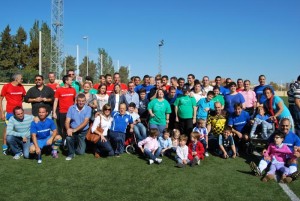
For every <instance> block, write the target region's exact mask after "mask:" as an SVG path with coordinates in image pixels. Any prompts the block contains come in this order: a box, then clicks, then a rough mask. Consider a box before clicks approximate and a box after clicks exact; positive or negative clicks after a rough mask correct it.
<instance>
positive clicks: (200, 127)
mask: <svg viewBox="0 0 300 201" xmlns="http://www.w3.org/2000/svg"><path fill="white" fill-rule="evenodd" d="M193 132H198V133H199V134H200V139H199V141H200V142H201V143H202V145H203V147H204V150H205V156H206V157H208V156H209V154H208V152H207V148H208V131H207V128H206V121H205V120H204V119H198V120H197V124H196V127H195V128H194V129H193Z"/></svg>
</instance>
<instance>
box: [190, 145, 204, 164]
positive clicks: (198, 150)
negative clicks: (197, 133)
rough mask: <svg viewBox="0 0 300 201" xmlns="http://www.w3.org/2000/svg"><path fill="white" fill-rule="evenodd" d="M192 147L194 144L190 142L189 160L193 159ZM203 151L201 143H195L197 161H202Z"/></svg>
mask: <svg viewBox="0 0 300 201" xmlns="http://www.w3.org/2000/svg"><path fill="white" fill-rule="evenodd" d="M193 145H194V143H193V142H192V141H190V143H189V146H188V147H189V155H188V158H189V160H193V159H194V156H193V155H192V152H193ZM204 151H205V150H204V147H203V145H202V143H201V142H199V141H197V145H196V152H197V156H198V158H199V159H204Z"/></svg>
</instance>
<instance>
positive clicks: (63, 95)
mask: <svg viewBox="0 0 300 201" xmlns="http://www.w3.org/2000/svg"><path fill="white" fill-rule="evenodd" d="M61 96H62V97H65V96H74V94H62V95H61Z"/></svg>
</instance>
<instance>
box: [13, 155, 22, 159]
mask: <svg viewBox="0 0 300 201" xmlns="http://www.w3.org/2000/svg"><path fill="white" fill-rule="evenodd" d="M20 158H21V157H20V154H16V155H15V156H14V157H13V159H15V160H19V159H20Z"/></svg>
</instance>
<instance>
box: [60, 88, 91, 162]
mask: <svg viewBox="0 0 300 201" xmlns="http://www.w3.org/2000/svg"><path fill="white" fill-rule="evenodd" d="M91 112H92V109H91V108H90V107H89V106H87V105H86V98H85V95H84V94H78V96H77V98H76V104H75V105H72V106H71V107H70V108H69V110H68V113H67V118H66V124H65V127H66V130H67V138H66V142H67V147H68V156H67V158H66V160H67V161H69V160H72V159H73V158H74V157H75V153H76V154H78V155H82V154H84V152H85V148H86V144H85V136H86V133H87V131H88V129H89V120H90V117H91Z"/></svg>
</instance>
